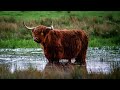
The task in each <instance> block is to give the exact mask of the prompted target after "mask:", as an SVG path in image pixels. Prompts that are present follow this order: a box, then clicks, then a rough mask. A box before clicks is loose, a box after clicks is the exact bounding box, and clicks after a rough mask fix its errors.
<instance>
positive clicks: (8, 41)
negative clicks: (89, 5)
mask: <svg viewBox="0 0 120 90" xmlns="http://www.w3.org/2000/svg"><path fill="white" fill-rule="evenodd" d="M23 21H24V22H25V23H26V24H27V25H28V26H36V25H39V24H42V25H47V26H50V25H51V22H53V25H54V28H59V29H63V28H66V29H73V28H74V29H83V30H85V31H86V32H87V34H88V36H89V46H90V47H101V46H120V12H119V11H71V12H70V13H68V12H67V11H0V48H18V47H19V48H34V47H38V45H37V44H36V43H35V42H34V41H33V40H32V35H31V31H28V30H26V29H25V28H24V26H23Z"/></svg>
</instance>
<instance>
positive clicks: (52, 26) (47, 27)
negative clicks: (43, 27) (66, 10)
mask: <svg viewBox="0 0 120 90" xmlns="http://www.w3.org/2000/svg"><path fill="white" fill-rule="evenodd" d="M47 29H52V30H53V29H54V27H53V22H52V25H51V27H47Z"/></svg>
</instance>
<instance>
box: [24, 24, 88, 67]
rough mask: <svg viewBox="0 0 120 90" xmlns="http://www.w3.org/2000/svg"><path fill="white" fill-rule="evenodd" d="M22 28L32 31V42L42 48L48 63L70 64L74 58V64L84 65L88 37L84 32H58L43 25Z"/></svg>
mask: <svg viewBox="0 0 120 90" xmlns="http://www.w3.org/2000/svg"><path fill="white" fill-rule="evenodd" d="M24 26H25V27H26V28H27V29H31V30H32V36H33V39H34V41H35V42H37V43H40V44H41V45H42V46H43V50H44V54H45V57H46V58H47V59H48V61H49V62H50V63H53V62H58V63H59V60H60V59H68V62H69V63H71V59H73V58H74V59H75V63H77V64H80V65H86V52H87V48H88V37H87V34H86V33H85V31H84V30H66V29H64V30H59V29H54V28H53V26H52V27H47V26H43V25H39V26H37V27H28V26H26V25H25V24H24Z"/></svg>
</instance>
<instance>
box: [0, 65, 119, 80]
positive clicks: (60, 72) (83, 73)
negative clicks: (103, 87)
mask: <svg viewBox="0 0 120 90" xmlns="http://www.w3.org/2000/svg"><path fill="white" fill-rule="evenodd" d="M0 79H120V68H119V67H118V68H114V69H113V70H112V72H110V73H109V74H105V73H102V72H101V73H95V72H90V73H88V72H87V69H86V67H85V66H73V65H67V66H58V65H52V66H49V67H48V66H47V67H46V68H45V70H44V71H38V70H37V69H34V68H32V67H30V68H28V69H27V70H23V71H21V70H16V71H15V72H13V73H11V72H10V71H9V68H8V67H7V66H5V65H3V66H0Z"/></svg>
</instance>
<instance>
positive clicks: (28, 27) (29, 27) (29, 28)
mask: <svg viewBox="0 0 120 90" xmlns="http://www.w3.org/2000/svg"><path fill="white" fill-rule="evenodd" d="M23 25H24V26H25V27H26V28H27V29H30V30H32V29H34V28H36V27H28V26H26V25H25V23H24V22H23Z"/></svg>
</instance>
